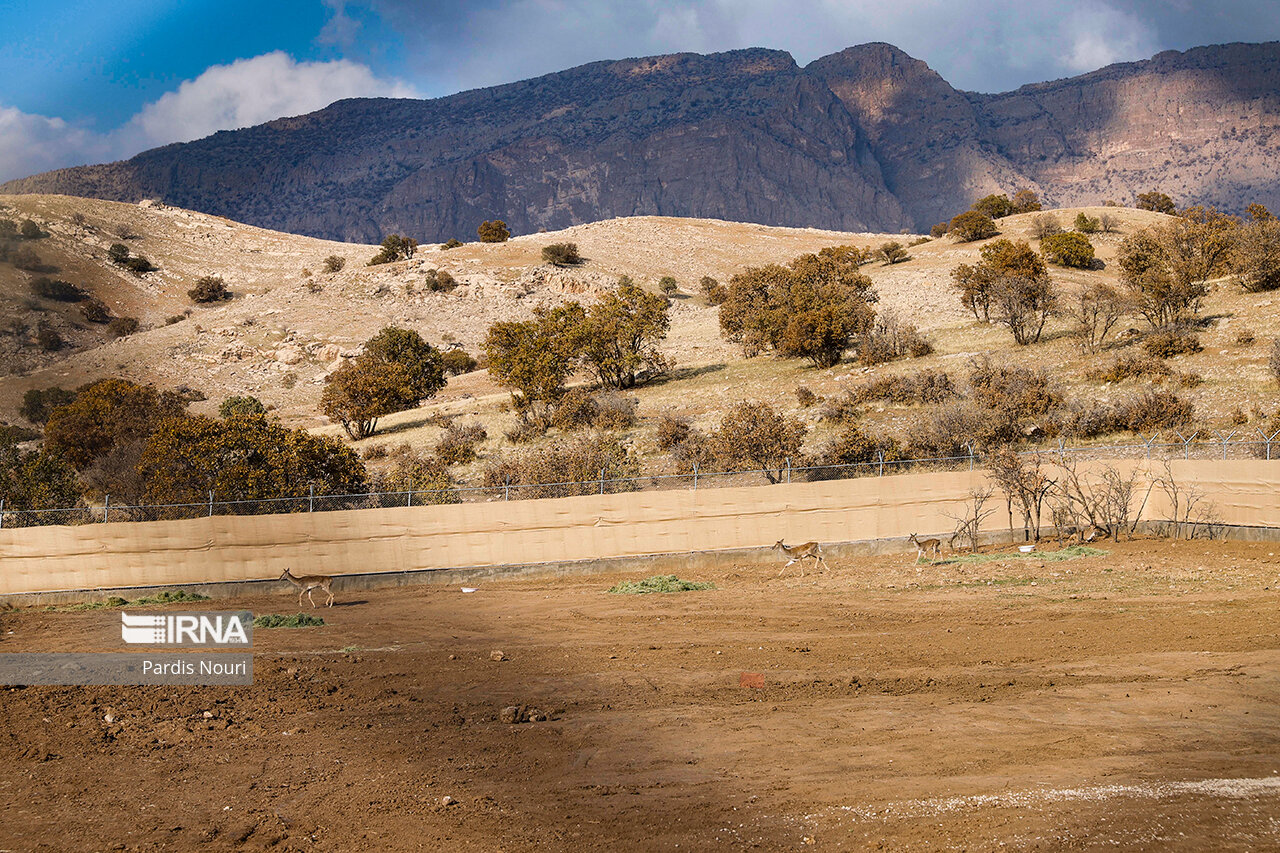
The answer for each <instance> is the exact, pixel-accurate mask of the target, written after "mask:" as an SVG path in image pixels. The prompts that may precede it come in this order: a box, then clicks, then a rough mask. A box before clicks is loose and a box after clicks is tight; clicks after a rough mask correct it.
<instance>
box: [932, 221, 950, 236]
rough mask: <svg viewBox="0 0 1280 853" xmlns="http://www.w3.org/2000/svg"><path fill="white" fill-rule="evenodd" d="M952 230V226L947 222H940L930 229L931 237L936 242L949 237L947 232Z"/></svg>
mask: <svg viewBox="0 0 1280 853" xmlns="http://www.w3.org/2000/svg"><path fill="white" fill-rule="evenodd" d="M950 229H951V225H950V224H949V223H946V222H939V223H938V224H937V225H934V226H933V227H932V228H930V229H929V236H930V237H931V238H933V239H934V240H937V239H938V238H940V237H945V236H947V231H949V230H950Z"/></svg>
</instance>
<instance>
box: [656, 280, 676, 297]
mask: <svg viewBox="0 0 1280 853" xmlns="http://www.w3.org/2000/svg"><path fill="white" fill-rule="evenodd" d="M658 289H659V290H661V291H662V292H663V293H664V294H666V295H667V296H675V295H676V294H677V293H679V292H680V282H678V281H676V280H675V278H674V277H673V276H669V275H664V276H663V277H662V278H660V279H658Z"/></svg>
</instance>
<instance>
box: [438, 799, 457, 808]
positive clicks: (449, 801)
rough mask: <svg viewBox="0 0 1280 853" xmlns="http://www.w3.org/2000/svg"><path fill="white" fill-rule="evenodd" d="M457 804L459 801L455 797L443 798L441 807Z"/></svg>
mask: <svg viewBox="0 0 1280 853" xmlns="http://www.w3.org/2000/svg"><path fill="white" fill-rule="evenodd" d="M456 802H458V801H457V800H455V799H454V798H453V797H441V798H440V805H442V806H451V805H453V804H454V803H456Z"/></svg>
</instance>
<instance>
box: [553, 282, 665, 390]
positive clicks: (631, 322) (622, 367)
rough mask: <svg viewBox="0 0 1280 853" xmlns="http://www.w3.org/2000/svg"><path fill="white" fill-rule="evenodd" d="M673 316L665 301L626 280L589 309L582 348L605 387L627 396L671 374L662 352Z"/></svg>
mask: <svg viewBox="0 0 1280 853" xmlns="http://www.w3.org/2000/svg"><path fill="white" fill-rule="evenodd" d="M673 281H674V279H673ZM667 310H668V306H667V300H666V299H665V298H663V297H661V296H657V295H654V294H651V293H648V292H646V291H645V290H644V288H642V287H640V285H638V284H636V283H635V282H633V281H632V280H631V279H630V278H627V277H626V276H623V277H622V279H621V280H620V281H619V282H618V289H617V290H616V291H613V292H611V293H607V294H605V296H604V297H603V298H601V299H600V300H598V301H597V302H595V303H594V304H592V305H591V306H589V307H588V308H587V309H586V311H585V313H584V314H583V316H582V322H581V326H580V328H579V329H578V330H577V333H576V335H575V338H576V344H577V348H578V350H579V352H580V353H581V357H582V360H583V363H584V365H585V366H586V368H587V369H588V370H589V371H590V372H591V373H593V374H594V375H595V377H596V378H597V379H598V380H600V384H602V385H606V386H608V387H610V388H617V389H619V390H623V389H627V388H631V387H634V386H635V385H637V384H639V383H641V382H643V381H646V380H648V379H652V378H653V377H656V376H661V375H662V374H664V373H666V372H667V370H668V368H669V366H670V365H669V363H668V361H667V359H666V357H665V356H663V355H662V353H660V352H659V351H658V344H659V343H661V341H662V340H663V339H664V338H666V336H667V330H668V329H669V328H670V327H671V320H670V318H669V317H668V316H667Z"/></svg>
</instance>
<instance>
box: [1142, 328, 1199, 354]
mask: <svg viewBox="0 0 1280 853" xmlns="http://www.w3.org/2000/svg"><path fill="white" fill-rule="evenodd" d="M1142 348H1143V349H1145V350H1146V351H1147V352H1148V353H1149V354H1150V355H1152V356H1155V357H1156V358H1173V357H1174V356H1178V355H1186V354H1189V353H1197V352H1200V351H1201V350H1202V349H1204V347H1203V346H1202V345H1201V344H1200V339H1199V338H1197V337H1196V336H1195V335H1193V334H1191V333H1190V332H1186V331H1183V330H1181V329H1168V330H1165V331H1162V332H1156V333H1154V334H1151V335H1148V336H1147V339H1146V340H1144V341H1143V342H1142Z"/></svg>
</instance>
